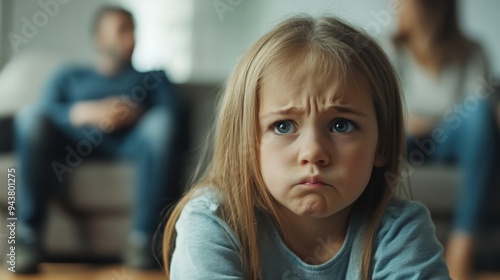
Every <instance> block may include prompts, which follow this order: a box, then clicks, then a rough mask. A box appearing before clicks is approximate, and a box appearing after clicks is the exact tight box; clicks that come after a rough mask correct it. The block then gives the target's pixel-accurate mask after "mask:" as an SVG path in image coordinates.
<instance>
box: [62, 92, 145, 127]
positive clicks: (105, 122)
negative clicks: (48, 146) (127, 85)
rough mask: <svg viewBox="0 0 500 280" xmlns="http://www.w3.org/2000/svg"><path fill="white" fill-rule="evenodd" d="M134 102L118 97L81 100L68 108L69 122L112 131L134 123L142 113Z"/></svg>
mask: <svg viewBox="0 0 500 280" xmlns="http://www.w3.org/2000/svg"><path fill="white" fill-rule="evenodd" d="M142 112H143V110H142V108H141V107H140V106H139V105H138V104H136V103H131V102H130V103H127V102H125V101H123V100H122V99H120V98H118V97H109V98H105V99H100V100H92V101H81V102H78V103H76V104H75V105H73V106H72V107H71V109H70V116H69V118H70V122H71V123H72V124H73V125H74V126H83V125H91V126H96V127H100V128H101V129H102V130H103V131H104V132H112V131H114V130H116V129H119V128H123V127H126V126H129V125H132V124H134V123H135V122H136V121H137V120H138V119H139V118H140V117H141V115H142Z"/></svg>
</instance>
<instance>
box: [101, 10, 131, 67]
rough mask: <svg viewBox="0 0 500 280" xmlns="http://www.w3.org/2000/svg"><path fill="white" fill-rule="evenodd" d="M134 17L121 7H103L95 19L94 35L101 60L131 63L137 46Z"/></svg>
mask: <svg viewBox="0 0 500 280" xmlns="http://www.w3.org/2000/svg"><path fill="white" fill-rule="evenodd" d="M134 29H135V24H134V18H133V16H132V14H131V13H130V12H129V11H127V10H125V9H123V8H120V7H114V6H105V7H103V8H101V9H100V10H99V11H98V13H97V15H96V17H95V20H94V25H93V35H94V41H95V45H96V47H97V50H98V52H99V56H100V60H106V63H111V64H114V65H115V66H118V65H123V64H124V63H129V62H130V60H131V58H132V53H133V52H134V46H135V36H134Z"/></svg>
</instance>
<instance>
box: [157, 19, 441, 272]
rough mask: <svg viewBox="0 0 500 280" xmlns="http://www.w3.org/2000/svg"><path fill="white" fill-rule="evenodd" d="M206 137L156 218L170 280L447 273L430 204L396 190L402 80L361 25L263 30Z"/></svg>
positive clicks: (319, 22)
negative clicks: (208, 146)
mask: <svg viewBox="0 0 500 280" xmlns="http://www.w3.org/2000/svg"><path fill="white" fill-rule="evenodd" d="M214 141H215V145H214V147H213V148H214V149H213V155H212V156H211V161H210V164H209V165H208V168H207V170H206V172H205V173H204V174H203V176H202V177H201V179H200V180H199V181H198V183H197V184H196V185H195V186H194V188H192V189H191V190H190V191H189V192H188V193H187V194H186V195H185V197H184V198H183V199H182V200H181V201H180V203H179V204H178V205H177V207H175V209H174V211H173V213H172V215H171V217H170V220H169V221H168V223H167V226H166V230H165V240H164V246H165V247H164V260H165V268H166V272H167V276H168V277H169V279H182V280H185V279H273V280H274V279H289V280H292V279H294V280H296V279H449V276H448V271H447V268H446V265H445V263H444V261H443V259H442V247H441V246H440V245H439V243H438V242H437V240H436V238H435V237H434V227H433V225H432V222H431V220H430V217H429V213H428V211H427V210H426V209H425V208H424V206H422V205H421V204H420V203H417V202H410V201H405V200H400V199H396V198H394V196H395V192H396V190H395V188H396V185H395V183H394V180H393V178H394V176H395V174H399V172H400V169H401V164H402V160H401V156H400V155H402V154H404V127H403V113H402V105H401V96H400V90H399V86H398V83H397V78H396V76H395V73H394V70H393V69H392V67H391V65H390V63H389V62H388V59H387V58H386V56H385V55H384V53H383V52H382V50H381V49H380V48H379V47H378V46H377V45H376V44H375V43H374V42H373V41H372V39H370V38H369V37H368V36H367V35H365V34H364V33H362V32H360V31H359V30H356V29H354V28H352V27H350V26H349V25H347V24H346V23H344V22H342V21H340V20H338V19H335V18H330V17H325V18H319V19H313V18H309V17H296V18H292V19H289V20H287V21H285V22H283V23H281V24H280V25H279V26H277V27H276V28H274V29H273V30H272V31H270V32H269V33H268V34H266V35H265V36H264V37H262V38H261V39H260V40H259V41H258V42H257V43H255V44H254V45H253V47H252V48H251V49H250V50H249V51H248V52H247V54H246V55H245V56H244V57H243V58H242V60H241V61H240V63H239V64H238V66H237V68H236V70H235V72H234V73H233V75H232V76H231V78H230V79H229V81H228V83H227V86H226V89H225V92H224V95H223V97H222V100H221V104H220V108H219V115H218V118H217V123H216V129H215V139H214Z"/></svg>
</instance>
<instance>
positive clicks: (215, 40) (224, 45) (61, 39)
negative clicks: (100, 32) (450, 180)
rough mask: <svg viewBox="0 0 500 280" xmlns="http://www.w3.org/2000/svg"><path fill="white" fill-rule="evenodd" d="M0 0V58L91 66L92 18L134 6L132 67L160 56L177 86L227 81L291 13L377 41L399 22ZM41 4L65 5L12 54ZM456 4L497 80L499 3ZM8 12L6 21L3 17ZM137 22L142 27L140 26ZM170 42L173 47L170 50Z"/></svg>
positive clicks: (244, 9)
mask: <svg viewBox="0 0 500 280" xmlns="http://www.w3.org/2000/svg"><path fill="white" fill-rule="evenodd" d="M0 1H1V2H2V3H3V4H4V3H7V4H8V5H2V6H0V8H1V7H5V6H6V7H7V8H8V9H9V12H7V13H6V12H2V13H1V14H3V16H2V18H1V21H2V23H1V25H0V28H2V26H3V30H4V31H5V30H7V32H4V33H3V34H2V33H0V36H1V38H0V39H1V40H0V44H1V45H0V59H2V55H3V57H4V58H5V57H7V58H11V57H13V56H15V55H16V54H19V53H22V52H24V51H29V50H43V51H49V52H53V53H56V54H58V55H61V56H64V57H65V58H66V59H68V60H72V61H80V62H85V63H89V62H91V59H92V54H93V48H92V43H91V37H90V30H89V26H90V23H91V20H92V15H93V14H94V13H95V10H96V9H97V8H98V7H99V6H101V5H102V4H103V3H107V2H109V1H111V2H121V3H125V5H126V6H127V7H130V8H132V9H133V12H134V13H140V15H139V14H137V19H138V20H140V21H139V22H138V25H139V30H138V40H141V41H139V42H138V49H137V51H138V53H141V55H138V56H137V59H136V64H137V65H140V64H141V63H143V64H142V68H147V67H149V66H150V65H153V64H154V63H155V57H157V56H158V63H157V64H158V65H159V66H162V67H165V68H167V67H168V66H166V65H171V68H174V69H173V72H175V71H178V72H179V75H177V76H178V79H177V81H185V80H190V81H199V82H207V81H210V82H221V81H223V80H225V79H226V77H227V75H228V74H229V73H230V71H231V70H232V69H233V67H234V65H235V63H236V61H237V59H238V58H239V57H240V56H241V55H242V53H243V52H244V51H245V50H246V49H247V48H248V47H249V46H250V45H251V44H252V43H253V42H254V41H255V40H256V39H257V38H258V37H259V36H261V35H262V34H263V33H264V32H266V31H267V30H268V29H269V28H270V27H271V26H273V25H274V24H276V23H277V22H279V21H280V20H282V19H284V18H285V17H286V16H288V15H290V14H297V13H300V12H306V13H311V14H313V15H321V14H324V13H331V14H334V15H339V16H341V17H343V18H345V19H347V20H349V21H351V22H353V23H354V24H356V25H358V26H360V27H363V28H369V29H370V31H371V33H373V34H374V35H375V36H380V35H381V34H382V33H388V30H390V28H391V27H392V26H394V24H395V22H396V20H397V16H396V15H394V16H393V15H391V17H390V18H389V19H387V18H380V17H379V16H377V15H380V13H381V11H386V10H388V8H387V5H388V3H391V1H393V0H307V1H304V0H272V1H270V0H189V1H190V2H191V3H192V5H189V6H186V5H185V4H183V5H182V6H183V7H184V9H185V8H186V7H190V9H192V11H191V12H189V11H185V10H182V11H181V10H175V7H176V5H178V4H180V3H181V2H185V1H187V0H150V1H157V2H162V3H164V2H165V3H166V4H165V5H163V4H161V5H160V4H156V5H149V6H151V7H152V8H151V9H156V10H155V11H154V15H155V17H156V18H158V23H157V24H155V23H154V22H156V21H152V20H151V19H148V20H143V18H144V17H146V18H147V16H145V15H147V14H148V10H147V9H146V8H145V7H147V6H148V5H146V4H144V3H145V2H144V1H141V0H109V1H108V0H91V1H84V0H22V1H21V0H0ZM39 1H42V2H44V3H46V2H48V1H52V2H54V1H60V2H61V3H64V2H68V3H67V4H60V5H59V11H58V12H57V13H55V15H54V16H53V17H52V16H51V17H50V18H49V19H48V21H47V23H46V24H45V25H44V26H43V27H40V28H37V29H38V30H37V32H36V34H35V35H34V36H33V38H29V40H28V42H27V43H26V44H20V45H19V46H18V47H19V52H16V50H15V47H13V46H12V44H11V43H10V40H9V39H8V38H7V33H9V32H13V33H16V34H19V35H22V32H23V29H22V28H23V26H24V25H26V23H24V22H23V18H27V19H28V20H30V21H31V22H32V23H33V16H34V15H36V14H37V13H40V12H43V11H44V10H43V8H42V7H41V6H40V5H39ZM146 2H147V1H146ZM460 3H461V5H460V8H461V9H460V15H461V25H462V27H463V29H464V30H465V31H466V32H467V34H469V35H470V36H471V37H473V38H476V39H477V40H479V41H480V42H481V43H483V45H484V46H485V49H486V51H487V53H488V54H489V56H490V58H491V66H492V69H493V71H494V73H495V74H496V76H497V77H498V76H500V36H499V35H498V28H499V27H500V17H499V16H498V15H497V14H498V12H499V11H500V1H498V0H481V1H474V0H461V1H460ZM167 4H168V5H167ZM162 5H163V6H165V7H167V6H170V7H172V8H171V9H173V10H166V11H165V12H164V17H165V18H167V19H168V18H170V17H173V15H176V14H177V13H179V14H180V13H182V14H185V16H178V17H177V18H176V19H175V20H174V21H173V22H174V23H173V24H172V21H171V22H170V25H168V24H167V23H166V21H163V20H162V17H161V14H162V12H161V9H162V8H155V7H162ZM158 9H160V11H158ZM164 9H167V8H164ZM141 11H142V12H141ZM382 13H383V12H382ZM5 14H8V15H9V16H7V18H6V17H5ZM183 21H189V22H183ZM142 23H144V25H142V26H141V24H142ZM176 25H182V28H183V29H182V30H183V31H182V33H186V34H184V35H182V34H179V33H177V35H175V26H176ZM151 26H154V28H158V30H162V31H158V33H157V38H156V39H155V38H154V36H155V32H152V33H151V32H150V33H149V35H148V36H149V37H148V36H145V37H143V38H144V40H142V39H141V36H142V35H141V34H142V31H141V28H143V29H144V28H146V29H147V30H150V29H149V28H150V27H151ZM377 26H378V27H383V28H388V29H386V31H384V32H376V31H377V30H376V27H377ZM162 34H164V35H162ZM168 34H174V35H172V36H171V38H170V39H169V40H170V41H169V40H163V39H164V37H167V36H168ZM181 35H182V36H181ZM146 37H147V38H146ZM175 38H178V39H175ZM141 44H143V45H141ZM169 44H172V45H175V46H173V47H172V46H169ZM155 48H157V49H159V50H161V51H164V52H168V53H170V54H169V55H166V56H164V57H160V56H159V55H157V54H156V55H151V53H150V52H151V51H152V50H153V49H155ZM148 54H149V55H148ZM137 60H138V61H137ZM140 62H141V63H140ZM175 63H177V66H175ZM0 66H1V61H0ZM151 67H152V66H151ZM176 67H177V68H176ZM179 69H181V70H179ZM166 70H172V69H166ZM182 71H183V72H182ZM171 72H172V71H171ZM181 72H182V73H181ZM172 74H174V73H172ZM174 76H175V75H174ZM174 80H175V79H174Z"/></svg>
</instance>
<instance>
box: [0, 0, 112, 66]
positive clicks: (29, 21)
mask: <svg viewBox="0 0 500 280" xmlns="http://www.w3.org/2000/svg"><path fill="white" fill-rule="evenodd" d="M0 1H4V2H10V3H9V4H10V5H9V6H10V12H9V13H8V15H9V16H8V19H7V20H8V21H9V23H8V26H9V28H8V29H9V30H8V31H7V34H3V35H2V44H3V47H4V48H5V54H6V56H8V57H13V56H15V55H18V54H22V53H23V52H27V51H43V52H50V53H55V54H58V55H60V56H62V57H64V58H65V59H68V60H71V61H79V62H89V61H90V60H91V59H92V53H93V47H92V42H91V32H90V23H91V21H92V18H91V17H89V15H92V14H93V12H94V11H95V9H96V8H97V7H99V6H100V5H102V4H103V3H104V2H106V1H105V0H92V1H81V0H53V1H49V0H43V1H40V2H42V3H51V4H52V5H48V6H46V7H45V8H44V7H43V6H42V5H40V4H39V1H38V0H24V1H17V0H0ZM3 21H4V19H3V18H2V22H3ZM30 27H31V28H30ZM9 34H10V38H9ZM14 34H15V35H14ZM13 36H15V37H16V38H18V39H19V38H22V39H20V40H19V41H16V40H13ZM18 36H19V37H18ZM16 42H20V43H16Z"/></svg>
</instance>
